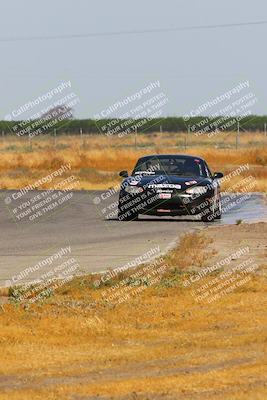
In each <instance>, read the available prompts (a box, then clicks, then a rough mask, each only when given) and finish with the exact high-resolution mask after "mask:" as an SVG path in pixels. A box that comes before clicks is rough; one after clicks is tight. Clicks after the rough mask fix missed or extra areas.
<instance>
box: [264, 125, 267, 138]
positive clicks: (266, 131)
mask: <svg viewBox="0 0 267 400" xmlns="http://www.w3.org/2000/svg"><path fill="white" fill-rule="evenodd" d="M266 127H267V124H266V122H265V123H264V136H266V135H267V130H266Z"/></svg>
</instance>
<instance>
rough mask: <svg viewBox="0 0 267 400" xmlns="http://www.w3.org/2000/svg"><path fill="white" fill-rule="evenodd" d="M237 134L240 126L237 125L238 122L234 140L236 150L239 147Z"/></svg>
mask: <svg viewBox="0 0 267 400" xmlns="http://www.w3.org/2000/svg"><path fill="white" fill-rule="evenodd" d="M239 132H240V125H239V121H238V122H237V131H236V138H235V148H236V150H237V149H238V147H239Z"/></svg>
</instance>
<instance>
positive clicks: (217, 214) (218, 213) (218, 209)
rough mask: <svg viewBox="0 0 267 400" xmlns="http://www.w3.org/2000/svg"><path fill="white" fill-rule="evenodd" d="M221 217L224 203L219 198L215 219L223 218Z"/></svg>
mask: <svg viewBox="0 0 267 400" xmlns="http://www.w3.org/2000/svg"><path fill="white" fill-rule="evenodd" d="M221 218H222V205H221V200H219V201H218V203H217V207H216V211H215V217H214V219H221Z"/></svg>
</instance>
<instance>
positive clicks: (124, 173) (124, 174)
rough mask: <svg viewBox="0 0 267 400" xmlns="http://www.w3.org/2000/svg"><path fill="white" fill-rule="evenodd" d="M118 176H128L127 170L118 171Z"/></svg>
mask: <svg viewBox="0 0 267 400" xmlns="http://www.w3.org/2000/svg"><path fill="white" fill-rule="evenodd" d="M119 175H120V176H122V177H123V178H128V172H127V171H121V172H120V173H119Z"/></svg>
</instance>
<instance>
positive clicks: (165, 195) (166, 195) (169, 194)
mask: <svg viewBox="0 0 267 400" xmlns="http://www.w3.org/2000/svg"><path fill="white" fill-rule="evenodd" d="M171 197H172V194H171V193H159V198H160V199H171Z"/></svg>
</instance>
